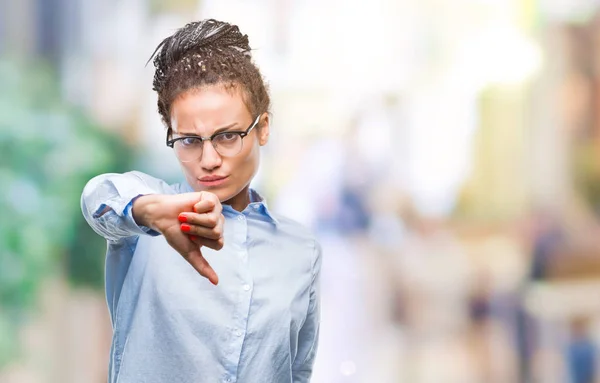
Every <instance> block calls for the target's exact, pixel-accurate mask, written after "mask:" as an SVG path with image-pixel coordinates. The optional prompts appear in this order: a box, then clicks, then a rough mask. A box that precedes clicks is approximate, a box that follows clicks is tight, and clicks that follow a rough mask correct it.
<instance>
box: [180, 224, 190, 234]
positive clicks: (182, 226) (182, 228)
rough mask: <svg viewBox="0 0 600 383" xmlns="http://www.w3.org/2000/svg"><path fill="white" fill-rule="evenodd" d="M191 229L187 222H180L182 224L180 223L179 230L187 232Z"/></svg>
mask: <svg viewBox="0 0 600 383" xmlns="http://www.w3.org/2000/svg"><path fill="white" fill-rule="evenodd" d="M191 229H192V228H191V227H190V225H188V224H187V223H182V224H181V231H184V232H186V233H187V232H188V231H190V230H191Z"/></svg>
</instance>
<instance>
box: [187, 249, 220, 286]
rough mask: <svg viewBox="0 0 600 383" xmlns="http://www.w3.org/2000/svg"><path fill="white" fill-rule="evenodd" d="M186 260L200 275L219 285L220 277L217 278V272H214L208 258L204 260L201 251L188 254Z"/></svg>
mask: <svg viewBox="0 0 600 383" xmlns="http://www.w3.org/2000/svg"><path fill="white" fill-rule="evenodd" d="M186 259H187V261H188V262H189V263H190V264H191V265H192V267H193V268H194V269H196V271H198V273H200V275H202V276H203V277H204V278H206V279H208V280H209V281H210V282H211V283H212V284H213V285H217V284H218V283H219V277H218V276H217V273H216V272H215V270H213V268H212V266H211V265H210V264H209V263H208V261H207V260H206V258H204V256H203V255H202V252H201V251H200V249H196V250H192V251H190V252H188V254H187V257H186Z"/></svg>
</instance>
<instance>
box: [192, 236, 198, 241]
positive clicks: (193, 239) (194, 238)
mask: <svg viewBox="0 0 600 383" xmlns="http://www.w3.org/2000/svg"><path fill="white" fill-rule="evenodd" d="M190 239H191V240H192V241H195V240H197V239H198V237H196V236H195V235H190Z"/></svg>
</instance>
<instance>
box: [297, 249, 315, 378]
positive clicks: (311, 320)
mask: <svg viewBox="0 0 600 383" xmlns="http://www.w3.org/2000/svg"><path fill="white" fill-rule="evenodd" d="M314 253H315V259H314V261H313V262H314V264H313V268H312V270H313V273H312V274H313V275H312V282H311V286H310V302H309V305H308V314H307V316H306V321H305V322H304V324H303V325H302V328H301V329H300V334H299V335H298V353H297V354H296V359H295V360H294V364H293V366H292V378H293V381H294V383H308V382H309V381H310V377H311V374H312V369H313V365H314V362H315V355H316V352H317V346H318V343H319V324H320V300H321V293H320V274H321V246H320V245H319V244H318V243H317V242H316V241H315V250H314Z"/></svg>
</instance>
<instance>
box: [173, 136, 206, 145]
mask: <svg viewBox="0 0 600 383" xmlns="http://www.w3.org/2000/svg"><path fill="white" fill-rule="evenodd" d="M178 142H179V144H180V145H181V146H183V147H190V146H195V145H201V144H202V140H200V139H198V138H196V137H184V138H182V139H181V140H179V141H178Z"/></svg>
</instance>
